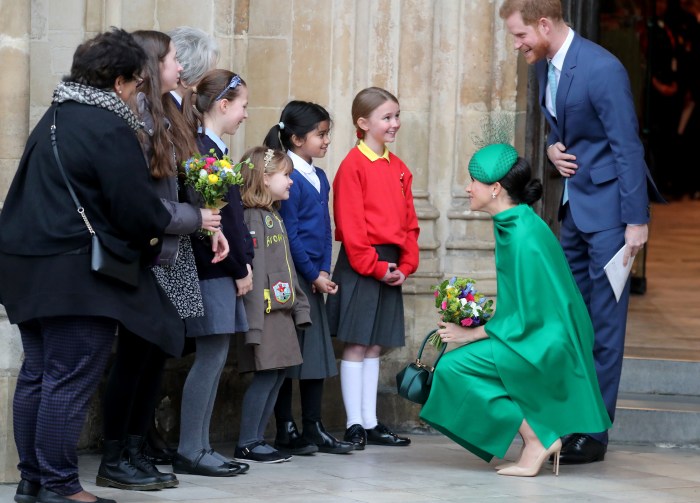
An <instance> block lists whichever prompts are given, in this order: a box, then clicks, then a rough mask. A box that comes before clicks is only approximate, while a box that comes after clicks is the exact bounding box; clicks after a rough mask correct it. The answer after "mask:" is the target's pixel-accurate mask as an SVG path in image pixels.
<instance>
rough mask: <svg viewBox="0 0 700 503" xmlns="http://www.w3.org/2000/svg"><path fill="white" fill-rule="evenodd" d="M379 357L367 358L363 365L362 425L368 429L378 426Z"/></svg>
mask: <svg viewBox="0 0 700 503" xmlns="http://www.w3.org/2000/svg"><path fill="white" fill-rule="evenodd" d="M378 385H379V358H365V361H364V365H363V367H362V426H363V428H365V429H366V430H369V429H372V428H374V427H375V426H377V386H378Z"/></svg>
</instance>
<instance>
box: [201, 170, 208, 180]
mask: <svg viewBox="0 0 700 503" xmlns="http://www.w3.org/2000/svg"><path fill="white" fill-rule="evenodd" d="M208 176H209V173H207V170H206V169H200V170H199V178H206V177H208Z"/></svg>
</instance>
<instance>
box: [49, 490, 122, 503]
mask: <svg viewBox="0 0 700 503" xmlns="http://www.w3.org/2000/svg"><path fill="white" fill-rule="evenodd" d="M95 497H96V498H97V499H96V500H95V502H94V503H117V502H116V500H109V499H106V498H100V497H99V496H95ZM36 503H75V500H72V499H70V498H66V497H65V496H61V495H60V494H58V493H55V492H53V491H49V490H48V489H46V488H45V487H42V488H41V489H39V492H38V493H37V495H36Z"/></svg>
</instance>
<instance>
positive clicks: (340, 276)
mask: <svg viewBox="0 0 700 503" xmlns="http://www.w3.org/2000/svg"><path fill="white" fill-rule="evenodd" d="M374 248H375V249H376V250H377V253H378V254H379V258H380V260H385V261H387V262H395V263H398V261H399V254H400V251H399V248H398V247H397V246H393V245H377V246H375V247H374ZM333 281H335V282H336V283H338V293H337V294H335V295H329V296H328V301H327V303H326V308H327V313H328V326H329V328H330V331H331V335H332V336H335V337H337V338H338V339H339V340H341V341H343V342H348V343H351V344H362V345H364V346H373V345H379V346H383V347H387V348H391V347H401V346H404V345H405V333H404V314H403V296H402V295H401V287H400V286H389V285H387V284H386V283H383V282H381V281H378V280H376V279H374V278H372V277H370V276H362V275H360V274H358V273H357V272H355V270H354V269H353V268H352V267H350V262H349V261H348V256H347V254H346V253H345V247H344V246H341V247H340V253H339V254H338V261H337V262H336V265H335V270H334V271H333Z"/></svg>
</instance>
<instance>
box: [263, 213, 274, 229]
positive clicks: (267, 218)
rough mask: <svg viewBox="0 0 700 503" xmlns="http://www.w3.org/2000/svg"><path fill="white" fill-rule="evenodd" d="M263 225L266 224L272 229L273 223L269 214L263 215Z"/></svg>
mask: <svg viewBox="0 0 700 503" xmlns="http://www.w3.org/2000/svg"><path fill="white" fill-rule="evenodd" d="M265 225H266V226H267V228H268V229H272V226H273V225H275V224H274V223H273V222H272V217H271V216H270V215H265Z"/></svg>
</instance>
